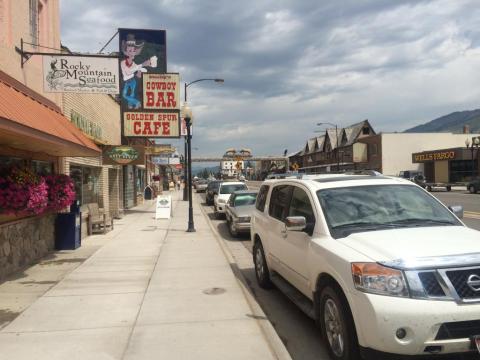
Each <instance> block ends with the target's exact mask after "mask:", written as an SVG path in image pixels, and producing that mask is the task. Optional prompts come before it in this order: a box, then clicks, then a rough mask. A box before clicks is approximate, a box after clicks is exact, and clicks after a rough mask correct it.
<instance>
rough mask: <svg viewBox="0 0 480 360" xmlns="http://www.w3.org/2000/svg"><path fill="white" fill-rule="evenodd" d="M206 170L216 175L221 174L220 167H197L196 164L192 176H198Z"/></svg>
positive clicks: (193, 166) (193, 165)
mask: <svg viewBox="0 0 480 360" xmlns="http://www.w3.org/2000/svg"><path fill="white" fill-rule="evenodd" d="M204 169H206V170H207V171H208V172H210V173H212V174H216V173H219V172H220V166H201V165H197V164H195V163H193V164H192V175H193V176H196V175H198V174H199V173H200V172H202V171H203V170H204Z"/></svg>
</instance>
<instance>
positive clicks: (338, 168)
mask: <svg viewBox="0 0 480 360" xmlns="http://www.w3.org/2000/svg"><path fill="white" fill-rule="evenodd" d="M322 125H330V126H335V138H336V141H335V142H336V145H337V147H336V148H335V156H336V158H337V170H338V171H340V157H339V156H338V126H337V125H336V124H332V123H328V122H320V123H318V124H317V126H322Z"/></svg>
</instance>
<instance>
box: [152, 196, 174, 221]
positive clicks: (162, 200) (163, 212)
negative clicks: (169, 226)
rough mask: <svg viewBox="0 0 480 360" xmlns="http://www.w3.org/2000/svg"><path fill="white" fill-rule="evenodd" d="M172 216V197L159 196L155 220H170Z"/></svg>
mask: <svg viewBox="0 0 480 360" xmlns="http://www.w3.org/2000/svg"><path fill="white" fill-rule="evenodd" d="M171 215H172V196H171V195H165V196H162V195H159V196H157V207H156V211H155V219H170V216H171Z"/></svg>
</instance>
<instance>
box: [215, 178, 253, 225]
mask: <svg viewBox="0 0 480 360" xmlns="http://www.w3.org/2000/svg"><path fill="white" fill-rule="evenodd" d="M239 190H248V188H247V185H245V183H243V182H234V181H226V182H222V183H221V184H220V187H219V188H218V194H215V196H214V197H213V208H214V214H215V217H216V218H217V219H218V218H219V217H220V216H221V215H222V214H225V206H226V205H227V202H228V199H230V195H232V194H233V193H234V192H235V191H239Z"/></svg>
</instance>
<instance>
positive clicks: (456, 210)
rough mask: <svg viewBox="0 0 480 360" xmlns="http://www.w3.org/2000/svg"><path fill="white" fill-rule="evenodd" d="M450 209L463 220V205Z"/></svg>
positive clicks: (453, 206)
mask: <svg viewBox="0 0 480 360" xmlns="http://www.w3.org/2000/svg"><path fill="white" fill-rule="evenodd" d="M448 209H449V210H450V211H451V212H452V213H454V214H455V215H456V216H457V217H458V218H459V219H463V206H462V205H452V206H449V207H448Z"/></svg>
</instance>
